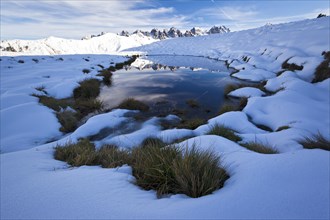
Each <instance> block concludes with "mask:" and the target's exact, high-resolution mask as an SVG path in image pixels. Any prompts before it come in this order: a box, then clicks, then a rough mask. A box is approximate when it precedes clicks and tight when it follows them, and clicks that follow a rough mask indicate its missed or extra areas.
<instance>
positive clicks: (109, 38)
mask: <svg viewBox="0 0 330 220" xmlns="http://www.w3.org/2000/svg"><path fill="white" fill-rule="evenodd" d="M155 41H156V40H155V39H153V38H150V37H146V36H144V35H142V34H133V35H131V36H129V37H124V36H119V35H116V34H112V33H107V34H104V35H102V36H99V37H94V38H91V39H88V40H69V39H63V38H57V37H48V38H46V39H40V40H36V41H35V40H6V41H2V42H1V44H0V45H1V47H3V48H7V47H12V48H13V49H14V50H16V51H18V52H8V51H1V55H2V56H20V55H59V54H114V53H116V52H118V51H122V50H125V49H128V48H131V47H137V46H141V45H144V44H148V43H152V42H155Z"/></svg>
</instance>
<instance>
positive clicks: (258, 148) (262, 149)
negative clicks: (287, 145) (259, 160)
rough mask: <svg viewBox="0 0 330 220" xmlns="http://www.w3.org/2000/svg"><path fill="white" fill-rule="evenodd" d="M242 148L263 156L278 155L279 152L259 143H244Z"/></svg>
mask: <svg viewBox="0 0 330 220" xmlns="http://www.w3.org/2000/svg"><path fill="white" fill-rule="evenodd" d="M241 146H243V147H245V148H247V149H249V150H251V151H254V152H258V153H261V154H278V153H279V152H278V151H277V150H276V149H274V148H273V147H271V146H267V145H265V144H262V143H258V142H248V143H242V144H241Z"/></svg>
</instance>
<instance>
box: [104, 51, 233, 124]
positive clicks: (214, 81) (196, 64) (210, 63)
mask: <svg viewBox="0 0 330 220" xmlns="http://www.w3.org/2000/svg"><path fill="white" fill-rule="evenodd" d="M230 73H231V70H229V69H228V68H227V67H226V65H225V63H224V62H220V61H216V60H211V59H207V58H201V57H187V56H152V57H151V56H150V57H147V59H137V60H136V61H135V62H134V63H133V64H132V65H131V66H130V67H128V68H126V69H124V70H120V71H116V72H115V73H114V75H113V85H112V86H111V87H106V86H105V87H103V88H102V90H101V94H100V98H101V99H102V100H103V102H104V103H105V105H107V107H109V108H113V107H116V106H117V105H118V104H119V103H120V102H121V101H123V100H124V99H126V98H128V97H132V98H135V99H137V100H140V101H143V102H145V103H146V104H148V105H149V106H150V107H151V109H150V111H149V113H148V115H149V116H166V115H168V114H173V113H176V112H184V115H185V116H184V117H186V118H192V117H203V118H210V117H212V116H214V115H216V113H217V112H218V110H219V108H220V106H221V104H222V103H223V102H224V101H225V100H224V95H223V88H224V87H225V86H226V85H227V84H229V83H235V82H237V80H236V79H233V78H231V77H229V74H230ZM187 100H195V101H197V102H198V105H199V107H195V108H192V107H191V106H189V105H188V104H187V103H186V102H187ZM181 117H182V116H181Z"/></svg>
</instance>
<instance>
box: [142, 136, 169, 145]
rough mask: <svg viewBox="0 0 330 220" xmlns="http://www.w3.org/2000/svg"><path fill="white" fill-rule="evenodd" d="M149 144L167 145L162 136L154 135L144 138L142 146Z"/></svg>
mask: <svg viewBox="0 0 330 220" xmlns="http://www.w3.org/2000/svg"><path fill="white" fill-rule="evenodd" d="M149 145H155V146H159V147H165V146H166V143H165V142H164V141H163V140H161V139H160V138H153V137H149V138H146V139H144V140H143V142H142V144H141V146H142V147H146V146H149Z"/></svg>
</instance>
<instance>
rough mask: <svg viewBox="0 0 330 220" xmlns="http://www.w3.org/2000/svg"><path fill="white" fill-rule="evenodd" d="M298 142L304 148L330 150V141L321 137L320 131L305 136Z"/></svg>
mask: <svg viewBox="0 0 330 220" xmlns="http://www.w3.org/2000/svg"><path fill="white" fill-rule="evenodd" d="M299 143H300V144H301V145H302V146H303V147H304V148H306V149H322V150H327V151H330V141H329V140H327V139H326V138H325V137H323V136H322V135H321V134H320V133H318V134H315V135H313V136H312V137H306V138H305V139H303V140H300V141H299Z"/></svg>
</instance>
